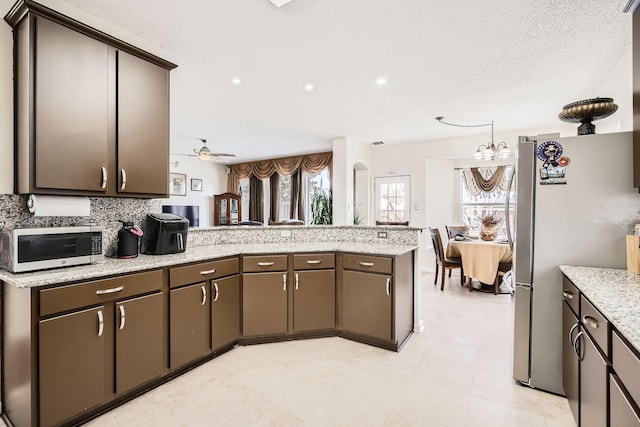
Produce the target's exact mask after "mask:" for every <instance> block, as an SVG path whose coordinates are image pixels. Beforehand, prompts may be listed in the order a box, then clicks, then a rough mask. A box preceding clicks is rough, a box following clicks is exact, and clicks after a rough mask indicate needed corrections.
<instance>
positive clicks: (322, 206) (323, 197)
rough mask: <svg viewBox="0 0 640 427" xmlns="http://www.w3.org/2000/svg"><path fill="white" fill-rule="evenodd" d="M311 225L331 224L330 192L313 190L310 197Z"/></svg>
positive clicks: (331, 203) (318, 189)
mask: <svg viewBox="0 0 640 427" xmlns="http://www.w3.org/2000/svg"><path fill="white" fill-rule="evenodd" d="M311 217H312V218H311V224H315V225H326V224H331V223H333V200H332V194H331V190H327V189H325V188H314V191H313V196H312V197H311Z"/></svg>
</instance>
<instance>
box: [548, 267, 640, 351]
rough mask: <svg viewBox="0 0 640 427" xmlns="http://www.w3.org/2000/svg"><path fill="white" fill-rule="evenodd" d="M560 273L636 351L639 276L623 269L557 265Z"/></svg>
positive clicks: (639, 316)
mask: <svg viewBox="0 0 640 427" xmlns="http://www.w3.org/2000/svg"><path fill="white" fill-rule="evenodd" d="M560 270H561V271H562V272H563V273H564V274H565V275H566V276H567V277H568V278H569V279H570V280H571V281H572V282H573V284H574V285H576V286H577V287H578V289H579V290H580V292H582V293H583V294H584V296H585V297H587V299H589V301H591V302H592V303H593V305H594V306H596V308H597V309H598V310H600V312H601V313H602V314H603V315H604V317H606V318H607V320H609V322H611V324H612V325H613V326H614V327H615V328H616V329H617V330H618V331H619V332H620V333H621V334H622V335H623V336H624V337H625V338H626V339H627V340H628V341H629V342H630V343H631V344H632V345H633V346H634V347H635V349H636V350H638V351H640V275H637V274H635V273H633V272H630V271H628V270H623V269H616V268H598V267H579V266H573V265H561V266H560Z"/></svg>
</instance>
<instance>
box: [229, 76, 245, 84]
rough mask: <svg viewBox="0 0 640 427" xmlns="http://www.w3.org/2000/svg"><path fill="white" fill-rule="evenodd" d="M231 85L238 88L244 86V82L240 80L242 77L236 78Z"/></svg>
mask: <svg viewBox="0 0 640 427" xmlns="http://www.w3.org/2000/svg"><path fill="white" fill-rule="evenodd" d="M231 83H233V84H234V85H236V86H240V85H241V84H242V80H240V77H234V78H232V79H231Z"/></svg>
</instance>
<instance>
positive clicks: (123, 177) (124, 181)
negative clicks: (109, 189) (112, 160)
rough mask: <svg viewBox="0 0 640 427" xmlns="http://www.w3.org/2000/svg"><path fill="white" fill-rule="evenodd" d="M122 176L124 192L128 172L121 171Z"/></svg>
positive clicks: (121, 186)
mask: <svg viewBox="0 0 640 427" xmlns="http://www.w3.org/2000/svg"><path fill="white" fill-rule="evenodd" d="M120 174H121V176H122V181H121V182H120V190H124V188H125V187H126V186H127V171H125V170H124V169H120Z"/></svg>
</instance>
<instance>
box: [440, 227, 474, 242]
mask: <svg viewBox="0 0 640 427" xmlns="http://www.w3.org/2000/svg"><path fill="white" fill-rule="evenodd" d="M444 227H445V228H446V229H447V236H449V240H451V239H453V238H454V237H456V236H457V235H458V234H459V235H461V236H466V235H468V234H469V226H468V225H445V226H444Z"/></svg>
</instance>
